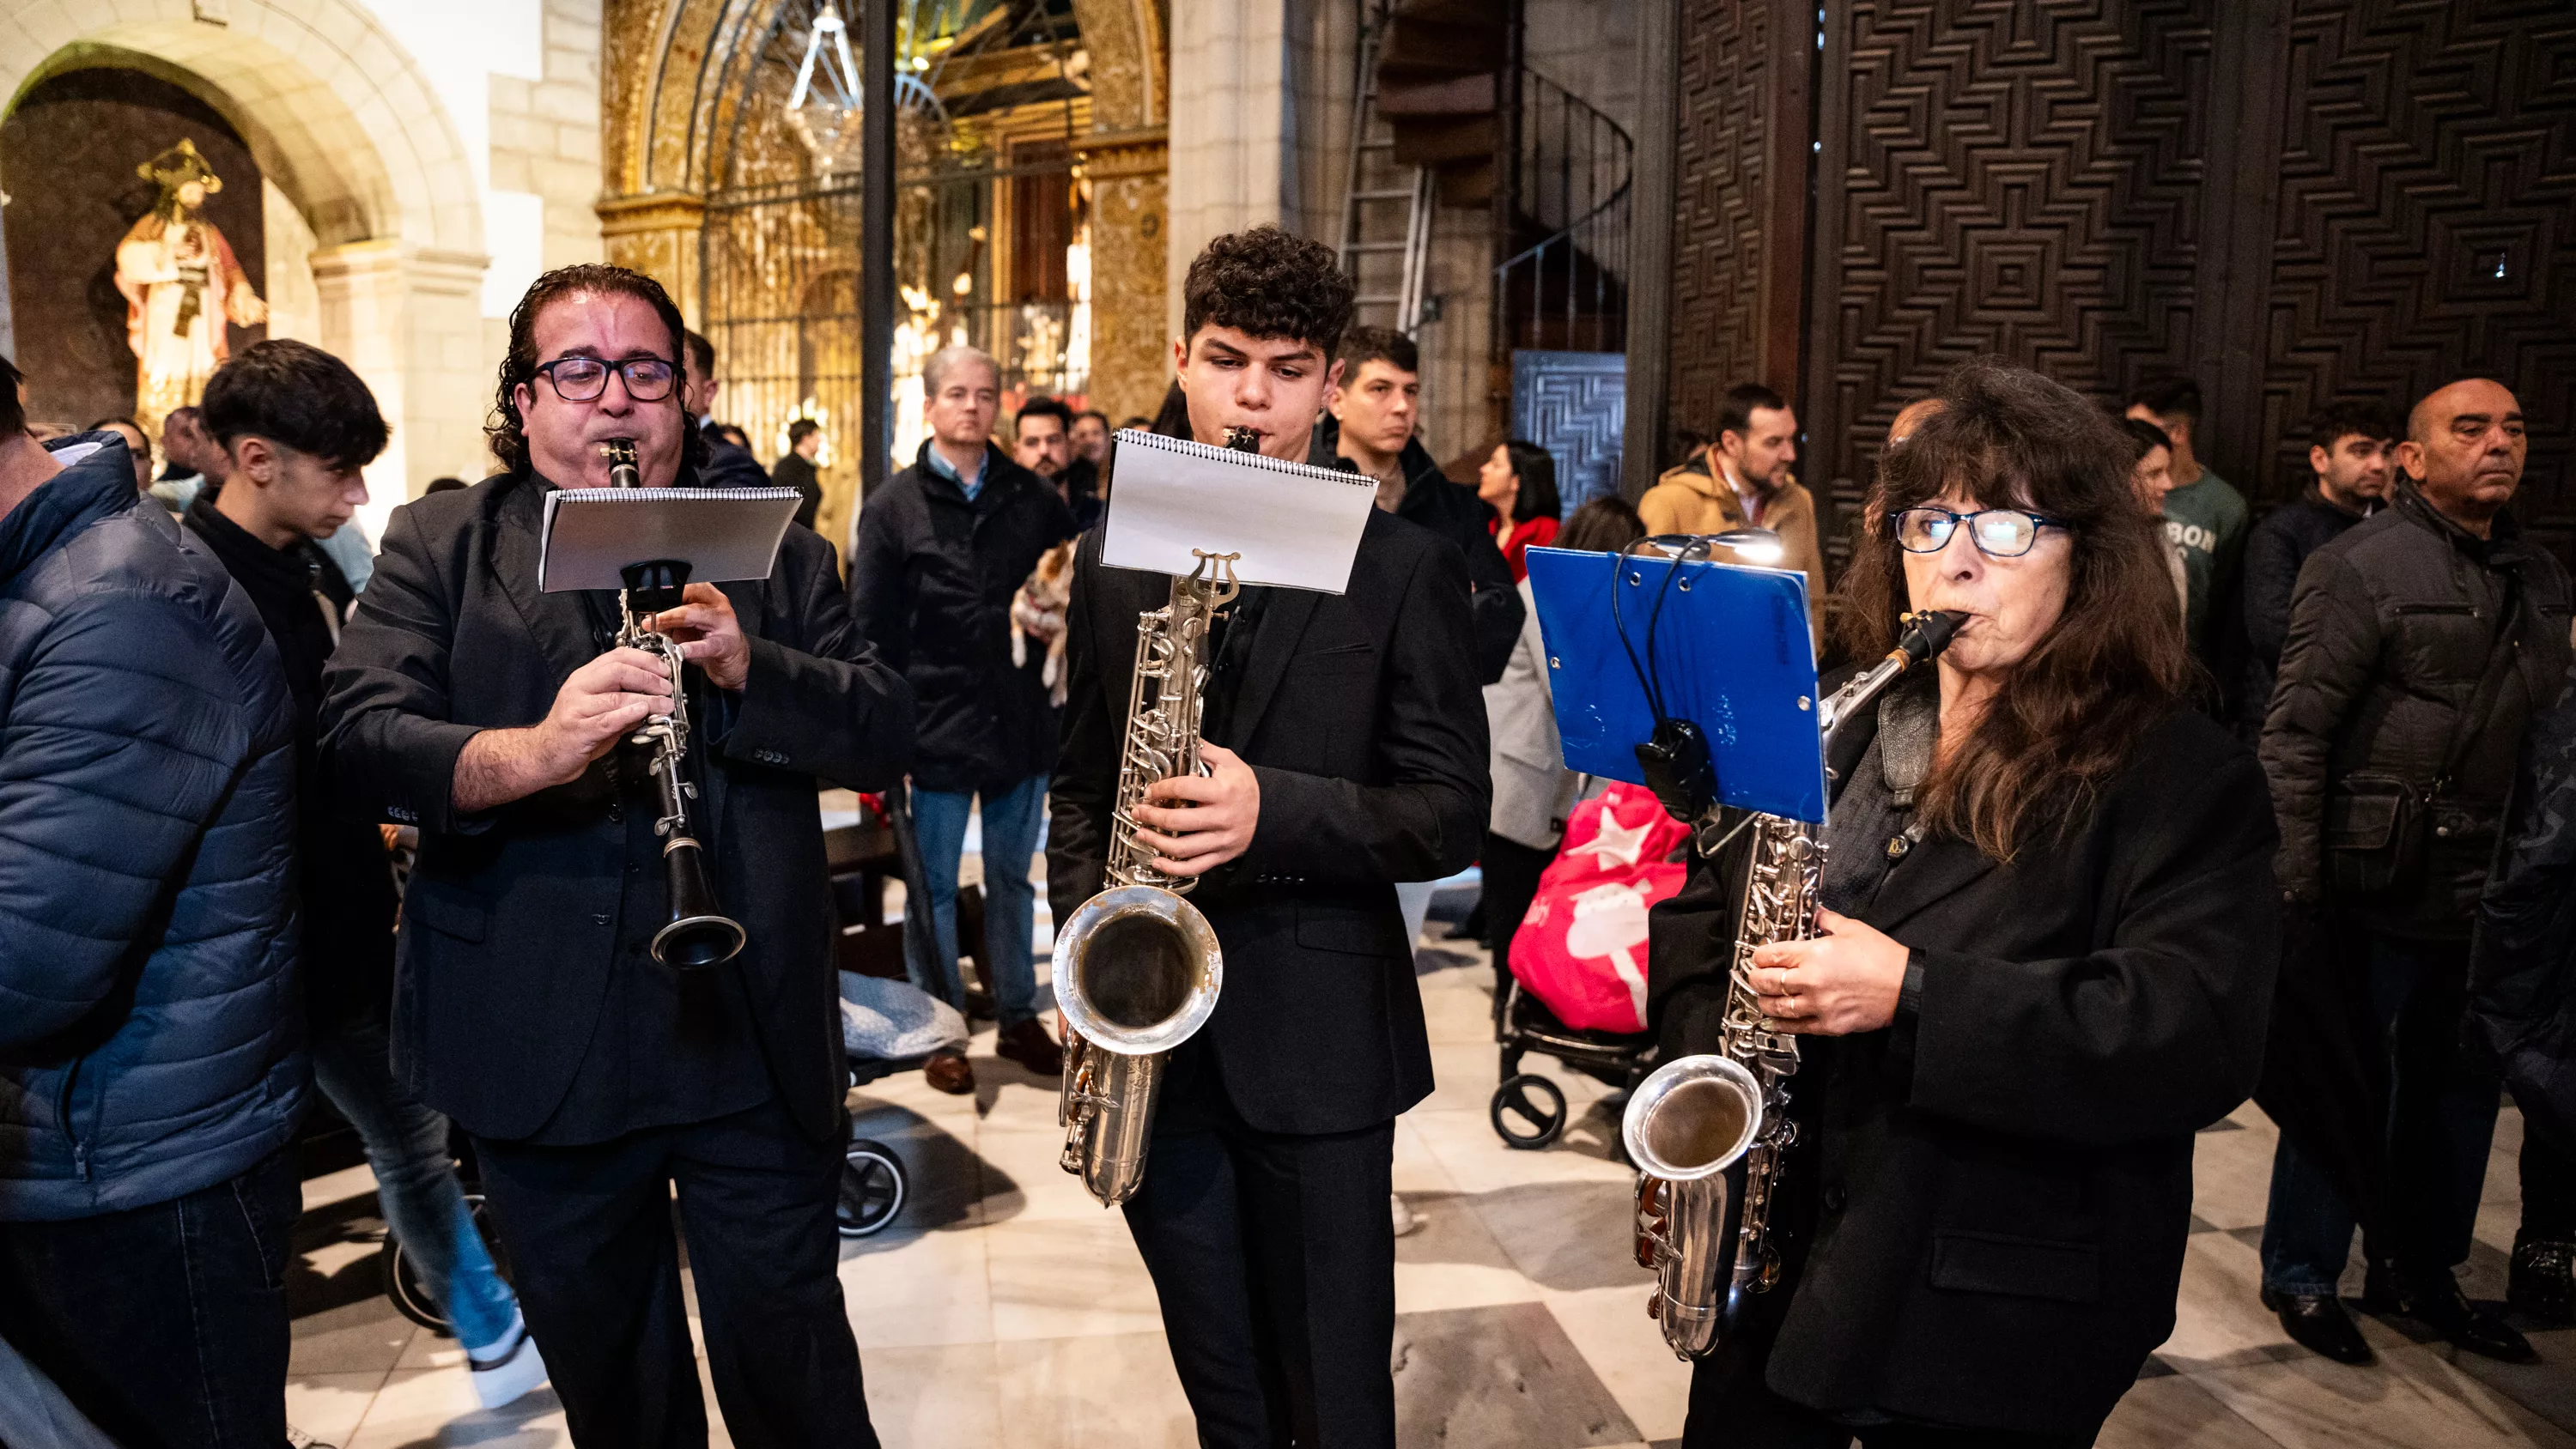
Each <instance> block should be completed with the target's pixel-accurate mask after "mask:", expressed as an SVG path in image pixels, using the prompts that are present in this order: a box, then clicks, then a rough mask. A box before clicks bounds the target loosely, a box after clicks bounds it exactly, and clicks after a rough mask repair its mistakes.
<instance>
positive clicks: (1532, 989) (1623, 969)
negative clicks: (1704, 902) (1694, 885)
mask: <svg viewBox="0 0 2576 1449" xmlns="http://www.w3.org/2000/svg"><path fill="white" fill-rule="evenodd" d="M1689 837H1690V827H1688V826H1686V825H1684V824H1682V823H1681V822H1680V821H1678V820H1675V819H1674V818H1673V817H1671V816H1670V815H1667V814H1665V813H1664V807H1663V806H1662V804H1661V803H1659V802H1658V801H1657V800H1656V799H1655V797H1654V795H1653V793H1652V792H1650V791H1648V790H1647V789H1646V788H1645V787H1643V786H1641V785H1628V784H1614V785H1612V786H1611V787H1610V788H1609V789H1607V790H1605V791H1603V792H1602V793H1601V795H1600V796H1599V797H1598V798H1596V799H1591V800H1586V801H1584V802H1583V803H1582V804H1580V805H1577V806H1576V807H1574V816H1573V818H1572V819H1570V820H1568V821H1566V823H1565V843H1564V844H1563V845H1562V846H1560V847H1559V848H1558V850H1557V854H1556V859H1554V860H1552V861H1550V862H1548V867H1547V869H1546V870H1545V871H1543V872H1541V873H1540V875H1539V878H1538V895H1537V896H1536V897H1535V898H1533V899H1532V900H1531V901H1530V908H1529V913H1528V914H1527V915H1524V916H1522V917H1521V924H1520V929H1519V930H1518V931H1516V932H1514V933H1513V935H1512V954H1511V967H1512V975H1513V976H1515V977H1517V978H1518V979H1519V980H1520V983H1521V985H1522V986H1523V987H1524V988H1525V989H1527V990H1528V991H1529V993H1530V994H1531V995H1533V996H1535V997H1537V998H1538V999H1539V1000H1540V1001H1541V1002H1543V1003H1545V1004H1546V1006H1547V1009H1548V1010H1549V1011H1551V1012H1554V1013H1555V1014H1556V1019H1557V1020H1559V1021H1561V1022H1564V1023H1565V1024H1566V1025H1567V1026H1570V1027H1575V1028H1578V1029H1580V1030H1585V1031H1611V1032H1640V1031H1644V1030H1645V1029H1646V910H1647V908H1648V907H1650V906H1652V905H1654V903H1655V902H1657V901H1660V900H1663V899H1665V898H1667V897H1669V896H1671V895H1673V894H1674V893H1675V892H1677V891H1679V890H1680V889H1681V888H1682V876H1683V875H1684V873H1685V869H1684V867H1682V866H1681V865H1678V864H1670V863H1667V862H1666V860H1665V857H1666V856H1669V855H1671V854H1672V853H1673V851H1674V850H1675V849H1676V848H1678V847H1679V846H1680V845H1681V843H1682V842H1683V841H1684V840H1687V839H1688V838H1689Z"/></svg>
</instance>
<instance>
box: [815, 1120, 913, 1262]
mask: <svg viewBox="0 0 2576 1449" xmlns="http://www.w3.org/2000/svg"><path fill="white" fill-rule="evenodd" d="M901 1211H903V1159H901V1158H899V1157H897V1156H895V1155H894V1149H892V1148H890V1147H888V1146H886V1145H885V1144H884V1143H882V1142H877V1141H874V1140H872V1139H869V1138H866V1137H853V1138H851V1139H850V1146H849V1150H848V1151H846V1152H844V1153H843V1154H842V1160H841V1200H840V1202H839V1204H838V1205H836V1206H835V1207H834V1208H833V1210H832V1217H833V1219H834V1221H835V1224H836V1226H838V1227H839V1229H840V1232H841V1236H842V1237H845V1238H864V1237H867V1236H869V1235H870V1234H873V1233H876V1232H878V1231H881V1230H882V1229H883V1228H884V1227H885V1225H886V1224H888V1223H890V1222H893V1221H894V1218H895V1214H897V1213H899V1212H901Z"/></svg>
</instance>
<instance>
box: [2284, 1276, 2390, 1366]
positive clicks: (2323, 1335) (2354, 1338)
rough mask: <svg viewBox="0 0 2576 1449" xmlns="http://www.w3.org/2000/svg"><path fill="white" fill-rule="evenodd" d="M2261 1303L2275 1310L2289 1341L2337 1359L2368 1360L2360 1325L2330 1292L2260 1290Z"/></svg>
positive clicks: (2310, 1350)
mask: <svg viewBox="0 0 2576 1449" xmlns="http://www.w3.org/2000/svg"><path fill="white" fill-rule="evenodd" d="M2263 1306H2264V1307H2266V1308H2269V1309H2271V1310H2272V1311H2273V1312H2274V1313H2275V1314H2278V1315H2279V1316H2280V1319H2281V1331H2282V1332H2283V1333H2286V1334H2288V1335H2290V1341H2291V1342H2293V1343H2295V1344H2297V1345H2299V1346H2300V1347H2301V1348H2304V1349H2307V1350H2308V1351H2309V1352H2311V1353H2319V1354H2323V1355H2325V1356H2326V1357H2327V1358H2330V1359H2333V1360H2334V1361H2335V1362H2336V1363H2355V1364H2358V1363H2368V1362H2370V1357H2371V1355H2370V1345H2369V1344H2367V1343H2364V1342H2363V1341H2362V1337H2361V1329H2360V1328H2359V1327H2357V1326H2355V1324H2354V1323H2353V1321H2352V1315H2351V1314H2349V1313H2346V1312H2344V1309H2343V1304H2342V1303H2341V1302H2339V1301H2338V1300H2337V1299H2336V1298H2335V1296H2334V1295H2333V1294H2331V1293H2275V1292H2273V1291H2272V1290H2271V1289H2269V1288H2266V1289H2264V1290H2263Z"/></svg>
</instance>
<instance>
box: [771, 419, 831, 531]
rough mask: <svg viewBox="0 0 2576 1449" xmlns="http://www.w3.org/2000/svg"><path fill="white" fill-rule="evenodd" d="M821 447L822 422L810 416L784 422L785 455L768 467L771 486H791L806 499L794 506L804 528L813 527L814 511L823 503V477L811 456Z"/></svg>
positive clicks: (819, 450)
mask: <svg viewBox="0 0 2576 1449" xmlns="http://www.w3.org/2000/svg"><path fill="white" fill-rule="evenodd" d="M822 450H823V425H822V424H821V423H818V422H816V421H814V420H813V419H812V418H798V419H797V420H796V421H794V422H792V423H789V424H788V425H787V456H785V457H783V458H781V459H779V460H778V464H777V466H775V467H773V468H771V469H770V470H769V484H770V486H771V487H773V488H793V489H795V490H796V494H797V496H798V497H800V498H802V499H804V500H805V501H804V502H802V503H799V504H797V505H796V521H797V522H798V523H801V524H803V525H804V526H805V527H807V528H812V527H813V526H814V513H815V510H817V509H819V508H821V507H822V506H823V483H822V479H821V478H820V477H818V476H817V475H816V474H815V472H814V455H815V454H816V453H819V452H821V451H822Z"/></svg>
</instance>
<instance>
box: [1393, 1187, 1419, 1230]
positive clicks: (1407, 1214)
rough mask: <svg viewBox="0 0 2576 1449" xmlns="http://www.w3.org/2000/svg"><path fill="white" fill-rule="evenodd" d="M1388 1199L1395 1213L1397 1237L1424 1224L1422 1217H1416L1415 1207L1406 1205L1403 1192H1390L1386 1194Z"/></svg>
mask: <svg viewBox="0 0 2576 1449" xmlns="http://www.w3.org/2000/svg"><path fill="white" fill-rule="evenodd" d="M1386 1201H1387V1205H1388V1207H1389V1208H1391V1209H1392V1210H1393V1212H1394V1214H1395V1235H1396V1236H1397V1237H1399V1238H1400V1237H1403V1236H1404V1235H1405V1234H1407V1233H1409V1232H1412V1231H1413V1230H1414V1229H1415V1228H1418V1227H1420V1226H1422V1219H1420V1218H1417V1217H1415V1216H1414V1215H1413V1209H1411V1208H1409V1207H1406V1206H1405V1205H1404V1195H1403V1194H1402V1193H1393V1192H1391V1193H1388V1194H1387V1195H1386Z"/></svg>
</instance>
